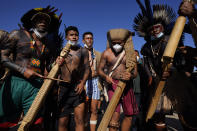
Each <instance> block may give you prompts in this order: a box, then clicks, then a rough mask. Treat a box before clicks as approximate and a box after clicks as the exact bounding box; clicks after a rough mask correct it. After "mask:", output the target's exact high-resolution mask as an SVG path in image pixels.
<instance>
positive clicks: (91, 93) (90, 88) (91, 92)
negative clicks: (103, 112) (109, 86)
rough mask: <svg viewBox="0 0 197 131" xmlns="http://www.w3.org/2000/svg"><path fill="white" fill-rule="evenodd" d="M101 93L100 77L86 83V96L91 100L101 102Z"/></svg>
mask: <svg viewBox="0 0 197 131" xmlns="http://www.w3.org/2000/svg"><path fill="white" fill-rule="evenodd" d="M100 93H101V92H100V90H99V88H98V77H94V78H92V79H89V80H87V81H86V95H87V96H88V98H89V99H94V100H99V99H100Z"/></svg>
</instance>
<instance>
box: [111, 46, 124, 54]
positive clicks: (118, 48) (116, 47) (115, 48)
mask: <svg viewBox="0 0 197 131" xmlns="http://www.w3.org/2000/svg"><path fill="white" fill-rule="evenodd" d="M113 49H114V51H115V52H116V53H118V52H120V51H121V50H122V46H121V45H119V44H115V45H113Z"/></svg>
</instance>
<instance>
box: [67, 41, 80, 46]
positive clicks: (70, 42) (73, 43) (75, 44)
mask: <svg viewBox="0 0 197 131" xmlns="http://www.w3.org/2000/svg"><path fill="white" fill-rule="evenodd" d="M68 43H69V44H71V45H72V46H77V45H78V44H79V43H78V41H70V40H68Z"/></svg>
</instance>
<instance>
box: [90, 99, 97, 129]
mask: <svg viewBox="0 0 197 131" xmlns="http://www.w3.org/2000/svg"><path fill="white" fill-rule="evenodd" d="M97 107H98V100H94V99H92V101H91V116H90V130H91V131H96V124H97V112H98V108H97Z"/></svg>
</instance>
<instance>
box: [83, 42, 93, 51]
mask: <svg viewBox="0 0 197 131" xmlns="http://www.w3.org/2000/svg"><path fill="white" fill-rule="evenodd" d="M86 43H90V40H86V41H85V42H84V47H85V48H87V49H91V48H92V46H91V47H89V46H88V45H87V44H86Z"/></svg>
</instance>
